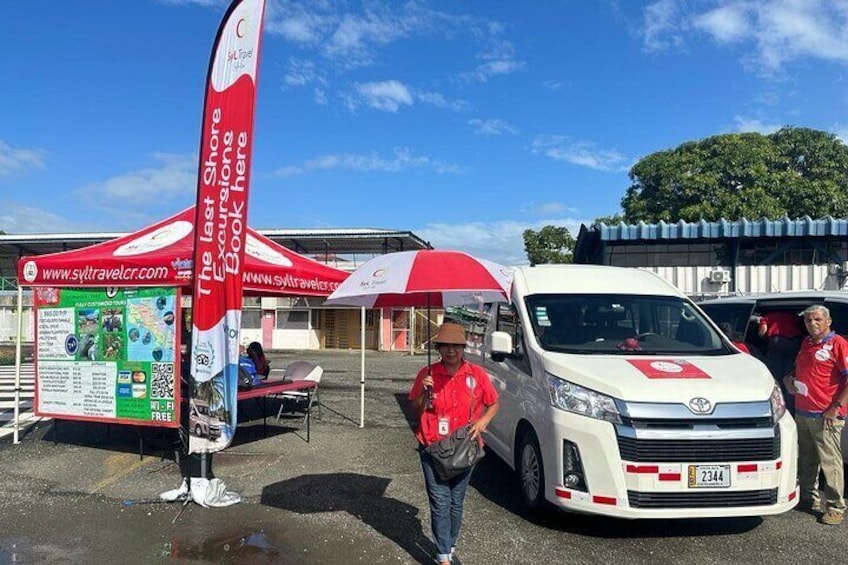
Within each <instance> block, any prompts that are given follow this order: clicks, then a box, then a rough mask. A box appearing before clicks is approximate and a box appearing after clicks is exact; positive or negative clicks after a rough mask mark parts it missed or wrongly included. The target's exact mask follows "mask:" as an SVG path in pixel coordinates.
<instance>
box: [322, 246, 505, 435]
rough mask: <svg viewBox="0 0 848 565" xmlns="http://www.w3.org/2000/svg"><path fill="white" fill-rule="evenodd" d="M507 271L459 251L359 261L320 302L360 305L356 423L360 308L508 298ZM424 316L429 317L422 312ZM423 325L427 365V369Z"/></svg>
mask: <svg viewBox="0 0 848 565" xmlns="http://www.w3.org/2000/svg"><path fill="white" fill-rule="evenodd" d="M511 284H512V269H510V268H508V267H504V266H503V265H499V264H498V263H493V262H492V261H487V260H485V259H477V258H476V257H473V256H471V255H469V254H467V253H463V252H461V251H447V250H445V251H441V250H434V249H423V250H420V251H401V252H399V253H389V254H386V255H380V256H379V257H375V258H374V259H371V260H370V261H367V262H365V263H363V264H362V266H361V267H359V268H358V269H357V270H355V271H354V272H353V273H351V275H350V276H349V277H348V278H347V279H346V280H345V281H344V282H343V283H342V284H340V285H339V287H338V288H337V289H336V290H334V291H333V293H332V294H331V295H330V296H329V297H328V298H327V300H325V301H324V304H326V305H329V306H335V305H348V306H360V307H362V308H363V310H362V320H361V322H360V324H361V326H362V327H361V328H360V331H361V332H362V337H361V341H362V343H363V345H362V348H363V349H362V362H361V369H360V371H361V375H360V380H359V382H360V387H361V389H362V390H361V393H360V408H359V410H360V416H359V418H360V424H359V425H360V427H362V426H364V425H365V349H364V348H365V346H364V342H365V335H364V334H365V310H364V309H365V308H391V307H398V308H402V307H411V306H425V307H427V309H428V310H429V309H430V308H431V307H436V308H447V307H449V306H462V305H465V304H480V305H482V304H484V303H487V302H508V301H509V291H510V286H511ZM428 317H429V316H428ZM429 342H430V325H429V324H427V343H428V347H427V367H428V369H429V367H430V347H429Z"/></svg>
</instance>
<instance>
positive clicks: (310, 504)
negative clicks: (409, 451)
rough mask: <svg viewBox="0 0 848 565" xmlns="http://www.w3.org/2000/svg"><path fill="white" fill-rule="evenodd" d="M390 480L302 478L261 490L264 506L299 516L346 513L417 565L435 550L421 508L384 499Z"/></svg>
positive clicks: (351, 475)
mask: <svg viewBox="0 0 848 565" xmlns="http://www.w3.org/2000/svg"><path fill="white" fill-rule="evenodd" d="M390 482H391V480H390V479H387V478H384V477H375V476H370V475H360V474H356V473H329V474H326V475H302V476H300V477H295V478H293V479H288V480H285V481H280V482H278V483H274V484H271V485H268V486H266V487H265V488H263V489H262V496H261V499H260V501H261V503H262V504H264V505H266V506H273V507H275V508H282V509H284V510H289V511H291V512H296V513H298V514H312V513H317V512H340V511H341V512H347V513H348V514H350V515H351V516H354V517H356V518H357V519H359V520H361V521H362V522H363V523H365V524H366V525H368V526H370V527H372V528H373V529H374V530H376V531H377V532H379V533H380V535H382V536H385V537H386V538H388V539H390V540H392V541H393V542H395V543H396V544H398V546H400V547H402V548H403V549H404V551H406V552H407V553H408V554H409V555H410V556H411V557H412V558H413V559H414V560H415V561H417V562H418V563H428V562H430V561H431V560H432V556H433V555H434V553H435V547H434V546H433V544H432V542H431V541H430V540H429V539H427V537H426V536H425V535H424V533H423V532H422V530H421V520H420V519H419V518H418V509H417V508H416V507H414V506H411V505H409V504H406V503H405V502H401V501H399V500H395V499H394V498H389V497H387V496H385V492H386V487H388V485H389V483H390Z"/></svg>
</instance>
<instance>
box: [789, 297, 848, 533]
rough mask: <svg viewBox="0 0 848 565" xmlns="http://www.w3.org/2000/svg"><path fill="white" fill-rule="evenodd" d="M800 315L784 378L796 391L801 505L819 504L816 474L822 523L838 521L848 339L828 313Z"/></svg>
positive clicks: (815, 308) (841, 502)
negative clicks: (802, 334) (803, 331)
mask: <svg viewBox="0 0 848 565" xmlns="http://www.w3.org/2000/svg"><path fill="white" fill-rule="evenodd" d="M801 315H802V316H803V317H804V325H805V326H806V327H807V333H808V334H809V336H808V337H806V338H804V340H803V341H802V342H801V349H800V351H798V356H797V358H796V359H795V370H794V371H792V372H791V373H789V374H787V375H786V377H784V379H783V381H784V384H785V385H786V388H787V389H788V390H789V392H790V394H793V395H795V423H796V424H797V425H798V482H799V483H800V488H801V504H804V505H808V506H810V507H812V508H813V509H814V510H815V509H818V508H819V507H820V506H821V500H819V485H818V477H819V471H820V470H821V471H822V473H823V474H824V479H825V481H826V483H827V484H826V486H825V488H824V496H825V500H824V502H825V506H824V514H823V515H822V517H821V518H820V519H819V521H820V522H821V523H822V524H827V525H831V526H833V525H837V524H841V523H842V516H843V514H844V512H845V500H844V499H843V498H842V493H843V490H844V478H843V468H842V464H843V462H842V448H841V445H840V438H841V436H842V428H843V426H844V424H845V406H846V404H848V387H846V386H845V382H846V377H848V341H845V339H844V338H842V337H841V336H839V335H837V334H836V333H835V332H833V331H831V329H830V325H831V323H832V320H831V319H830V311H829V310H828V309H827V308H826V307H824V306H820V305H815V306H810V307H809V308H807V309H806V310H804V311H803V312H802V313H801Z"/></svg>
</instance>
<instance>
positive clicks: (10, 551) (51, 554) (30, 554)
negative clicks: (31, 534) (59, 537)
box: [0, 537, 68, 565]
mask: <svg viewBox="0 0 848 565" xmlns="http://www.w3.org/2000/svg"><path fill="white" fill-rule="evenodd" d="M67 555H68V552H67V549H66V548H62V547H59V546H57V545H52V544H36V545H33V543H32V542H31V541H30V540H29V539H27V538H23V537H18V538H11V539H2V538H0V565H6V564H7V563H47V562H49V563H59V562H61V559H62V556H67Z"/></svg>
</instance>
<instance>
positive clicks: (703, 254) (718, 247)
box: [607, 242, 725, 267]
mask: <svg viewBox="0 0 848 565" xmlns="http://www.w3.org/2000/svg"><path fill="white" fill-rule="evenodd" d="M724 254H725V246H724V244H722V243H710V242H707V243H688V242H687V243H657V244H655V245H645V244H643V243H639V244H629V243H609V244H607V262H608V263H609V264H610V265H615V266H618V267H694V266H711V265H720V264H722V262H721V258H722V257H724Z"/></svg>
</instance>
